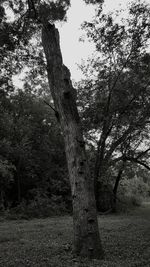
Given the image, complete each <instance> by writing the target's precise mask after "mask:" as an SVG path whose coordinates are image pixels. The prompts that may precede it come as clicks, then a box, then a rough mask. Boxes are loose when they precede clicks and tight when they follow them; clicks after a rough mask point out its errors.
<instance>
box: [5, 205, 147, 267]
mask: <svg viewBox="0 0 150 267" xmlns="http://www.w3.org/2000/svg"><path fill="white" fill-rule="evenodd" d="M149 222H150V205H148V204H147V205H146V204H145V205H144V206H143V207H141V208H139V209H138V210H137V211H136V212H134V213H132V214H129V215H116V216H114V215H113V216H112V215H107V216H101V217H99V226H100V232H101V237H102V243H103V247H104V249H105V260H103V261H96V260H93V261H87V260H83V259H77V258H74V256H73V254H72V252H71V245H72V236H73V233H72V218H71V217H58V218H49V219H35V220H31V221H25V220H24V221H23V220H22V221H7V222H6V221H1V222H0V267H26V266H30V267H31V266H32V267H34V266H36V267H53V266H54V267H61V266H65V267H71V266H74V267H94V266H101V267H107V266H108V267H114V266H116V267H135V266H136V267H137V266H139V267H149V266H150V258H149V257H150V223H149Z"/></svg>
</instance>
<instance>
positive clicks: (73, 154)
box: [42, 24, 103, 258]
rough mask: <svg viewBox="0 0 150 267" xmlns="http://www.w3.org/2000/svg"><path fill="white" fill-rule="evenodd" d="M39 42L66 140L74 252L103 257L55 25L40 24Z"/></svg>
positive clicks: (91, 184)
mask: <svg viewBox="0 0 150 267" xmlns="http://www.w3.org/2000/svg"><path fill="white" fill-rule="evenodd" d="M42 42H43V47H44V51H45V55H46V59H47V71H48V80H49V86H50V90H51V94H52V97H53V100H54V105H55V109H56V115H57V118H58V120H59V122H60V126H61V130H62V133H63V136H64V141H65V150H66V157H67V162H68V170H69V177H70V184H71V192H72V202H73V222H74V249H75V253H76V254H77V255H80V256H84V257H89V258H102V257H103V250H102V246H101V241H100V236H99V230H98V222H97V215H96V205H95V197H94V181H93V180H92V179H91V176H90V170H89V166H88V162H87V156H86V151H85V144H84V140H83V134H82V130H81V123H80V118H79V115H78V111H77V106H76V99H75V98H76V93H75V89H74V88H73V87H72V83H71V80H70V72H69V70H68V69H67V67H66V66H64V65H63V62H62V55H61V51H60V45H59V33H58V30H57V29H56V28H55V26H54V25H51V24H46V25H44V26H43V30H42ZM72 52H73V51H72Z"/></svg>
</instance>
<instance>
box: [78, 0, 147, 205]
mask: <svg viewBox="0 0 150 267" xmlns="http://www.w3.org/2000/svg"><path fill="white" fill-rule="evenodd" d="M149 10H150V9H149V6H147V5H145V4H142V3H140V2H138V3H132V4H131V5H130V6H129V10H128V12H129V16H128V19H122V20H121V18H120V17H121V16H120V13H117V15H116V16H114V15H113V14H104V13H103V12H101V8H100V9H97V14H96V17H95V19H94V21H93V22H90V23H89V22H85V23H84V24H83V29H85V30H86V32H87V36H88V37H89V38H90V40H92V41H93V42H94V44H95V48H96V53H95V57H93V58H91V59H89V61H88V62H87V64H83V65H82V66H81V69H82V70H83V73H84V74H85V76H86V79H85V80H82V81H81V82H80V83H79V84H78V92H79V99H78V101H79V106H80V112H81V116H82V118H83V123H84V133H85V136H86V138H87V140H88V142H90V144H92V145H93V146H94V148H96V152H95V167H94V177H95V190H96V198H97V201H98V196H100V189H99V188H101V186H102V183H106V184H107V176H108V175H111V174H110V172H109V168H111V165H112V164H114V163H115V162H116V163H117V164H118V161H123V162H125V161H126V160H129V159H131V158H132V159H133V161H134V162H135V159H136V157H139V164H140V153H142V151H143V154H142V155H143V157H144V156H145V159H146V156H147V155H149V154H148V153H149V115H150V114H149V105H150V101H149V97H150V95H149V83H150V81H149V64H150V62H149V53H148V50H147V47H148V44H149V37H150V36H149V28H150V24H149V18H150V11H149ZM118 14H119V15H118ZM119 16H120V17H119ZM144 151H145V152H144ZM129 155H130V156H131V158H130V156H129ZM136 162H137V163H138V160H137V161H136ZM141 164H142V162H141ZM143 165H144V164H143ZM147 165H148V163H147ZM118 172H119V173H120V170H118ZM119 173H118V175H119ZM118 175H117V177H118ZM119 176H120V175H119ZM108 180H109V177H108ZM117 180H118V178H117ZM119 180H120V179H119ZM118 184H119V183H118ZM115 188H116V184H115V187H114V191H115V190H116V189H115ZM98 202H99V201H98ZM97 205H98V203H97Z"/></svg>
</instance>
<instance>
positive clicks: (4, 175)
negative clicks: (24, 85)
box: [0, 90, 71, 214]
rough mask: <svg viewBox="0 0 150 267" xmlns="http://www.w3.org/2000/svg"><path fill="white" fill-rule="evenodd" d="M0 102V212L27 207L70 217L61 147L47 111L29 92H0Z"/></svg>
mask: <svg viewBox="0 0 150 267" xmlns="http://www.w3.org/2000/svg"><path fill="white" fill-rule="evenodd" d="M0 99H1V100H0V102H1V103H0V113H1V116H0V205H1V210H4V209H11V208H14V207H16V206H18V205H20V203H23V205H30V204H31V203H32V205H33V204H35V205H39V207H40V205H41V209H44V208H45V212H46V213H49V214H51V213H53V212H54V211H55V213H57V212H59V211H61V210H62V211H67V212H68V211H70V210H71V199H70V187H69V180H68V173H67V166H66V159H65V152H64V143H63V138H62V136H61V133H60V131H59V127H58V123H57V121H56V118H55V115H54V112H53V110H51V109H50V107H49V106H47V105H46V104H45V102H44V100H43V99H42V98H41V97H38V96H37V95H35V94H33V93H31V92H26V91H24V92H23V91H21V90H18V91H17V92H15V93H11V94H10V93H7V92H4V90H1V98H0ZM48 205H49V208H48ZM56 206H57V209H56ZM34 208H36V207H34V206H33V210H32V212H33V213H34ZM46 209H48V210H47V211H46Z"/></svg>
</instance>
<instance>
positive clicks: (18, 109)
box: [0, 0, 150, 257]
mask: <svg viewBox="0 0 150 267" xmlns="http://www.w3.org/2000/svg"><path fill="white" fill-rule="evenodd" d="M85 2H86V4H93V5H94V7H95V17H94V18H93V20H92V21H90V22H89V21H86V22H84V23H83V24H82V30H83V31H84V36H85V35H86V37H85V38H88V39H89V41H90V42H92V43H93V44H94V46H95V53H94V54H93V55H92V56H91V57H89V58H88V60H87V61H86V62H83V63H82V65H80V69H81V70H82V72H83V79H81V81H79V82H75V81H74V83H73V85H72V82H71V78H70V72H69V70H68V69H67V67H65V66H64V65H63V63H62V56H61V52H60V47H59V37H58V33H57V30H56V28H55V26H54V23H55V22H56V21H67V10H68V9H69V6H70V1H69V0H65V1H39V0H35V1H25V0H24V1H17V0H14V1H11V0H10V1H7V0H2V1H1V2H0V52H1V54H0V65H1V68H0V213H1V214H5V216H6V217H7V218H13V217H14V218H18V217H19V218H31V217H47V216H52V215H62V214H67V213H69V214H72V213H74V216H75V218H76V219H75V221H77V225H76V228H75V229H76V230H77V228H78V225H80V224H81V223H83V221H84V220H85V218H83V221H80V222H79V221H78V216H79V214H80V215H81V214H82V215H83V209H84V212H85V213H88V212H89V214H90V215H89V216H90V217H86V216H87V215H85V214H84V215H83V217H84V216H85V217H86V218H88V219H87V225H88V224H90V225H91V224H92V222H94V223H95V229H96V221H95V218H96V215H95V214H96V213H95V208H94V207H95V206H94V205H95V204H94V198H93V195H92V194H93V193H91V192H92V190H93V192H94V193H95V199H96V208H97V211H98V212H99V213H100V214H106V213H108V212H119V211H125V210H126V209H128V208H133V206H136V205H137V206H138V205H140V204H141V202H142V201H143V200H147V199H148V198H149V197H150V179H149V175H150V174H149V172H150V163H149V156H150V135H149V124H150V53H149V45H150V6H149V5H147V4H146V3H143V2H142V1H132V2H131V3H130V4H129V6H128V16H127V17H126V18H124V17H123V11H122V10H120V11H117V12H116V13H114V12H112V13H110V12H109V13H106V12H104V11H103V4H104V3H103V1H85ZM10 12H11V16H12V19H11V20H9V19H8V15H9V13H10ZM65 23H67V22H65ZM41 29H42V39H41ZM83 39H84V38H82V41H83V42H84V40H83ZM68 41H69V40H68ZM21 74H23V78H22V88H21V89H20V88H17V86H16V85H15V77H16V76H17V75H18V77H19V75H21ZM47 74H48V75H47ZM62 77H63V78H62ZM49 87H50V89H49ZM59 88H63V89H62V92H63V94H62V92H61V90H59ZM76 104H77V106H76ZM75 159H76V162H75ZM68 170H69V172H68ZM69 177H70V182H69ZM74 177H76V179H75V178H74ZM86 183H87V184H86ZM70 184H71V187H70ZM74 184H75V185H74ZM78 186H79V188H78ZM90 188H91V190H90ZM92 188H93V189H92ZM75 190H76V191H75ZM82 196H83V197H82ZM84 197H85V198H84ZM83 198H84V199H83ZM79 203H81V205H79ZM87 203H88V204H87ZM92 208H93V211H92ZM90 212H91V213H90ZM88 227H89V225H88ZM91 229H92V228H91ZM93 231H95V232H94V233H96V230H93ZM78 237H79V233H78V234H77V239H78ZM95 239H96V234H95ZM80 242H81V239H80ZM95 242H97V241H95ZM77 243H78V241H77ZM83 243H84V242H83ZM77 249H78V250H80V248H79V244H78V245H77ZM100 249H101V248H100ZM82 252H83V254H86V252H85V251H84V250H83V251H82ZM90 253H93V255H94V253H95V255H96V253H97V252H90ZM79 254H80V252H79ZM101 254H102V253H101ZM91 257H94V256H91Z"/></svg>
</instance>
